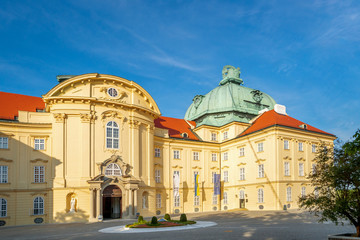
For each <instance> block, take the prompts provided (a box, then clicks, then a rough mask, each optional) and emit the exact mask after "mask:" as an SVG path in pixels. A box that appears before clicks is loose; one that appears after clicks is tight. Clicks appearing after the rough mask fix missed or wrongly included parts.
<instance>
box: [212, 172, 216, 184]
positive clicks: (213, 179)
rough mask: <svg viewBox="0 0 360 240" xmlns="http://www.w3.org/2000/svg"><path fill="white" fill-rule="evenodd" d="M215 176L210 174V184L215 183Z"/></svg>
mask: <svg viewBox="0 0 360 240" xmlns="http://www.w3.org/2000/svg"><path fill="white" fill-rule="evenodd" d="M215 174H216V172H212V173H211V182H212V183H214V182H215Z"/></svg>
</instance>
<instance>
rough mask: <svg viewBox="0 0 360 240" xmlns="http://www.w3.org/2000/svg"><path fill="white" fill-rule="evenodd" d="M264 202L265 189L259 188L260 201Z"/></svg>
mask: <svg viewBox="0 0 360 240" xmlns="http://www.w3.org/2000/svg"><path fill="white" fill-rule="evenodd" d="M263 202H264V189H262V188H259V189H258V203H263Z"/></svg>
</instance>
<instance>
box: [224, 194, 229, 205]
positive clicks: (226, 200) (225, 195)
mask: <svg viewBox="0 0 360 240" xmlns="http://www.w3.org/2000/svg"><path fill="white" fill-rule="evenodd" d="M227 204H228V196H227V192H224V205H227Z"/></svg>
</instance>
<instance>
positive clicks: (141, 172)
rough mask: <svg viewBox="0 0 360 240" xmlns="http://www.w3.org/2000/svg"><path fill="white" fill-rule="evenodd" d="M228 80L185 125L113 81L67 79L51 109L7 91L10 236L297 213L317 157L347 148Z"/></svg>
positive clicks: (48, 101)
mask: <svg viewBox="0 0 360 240" xmlns="http://www.w3.org/2000/svg"><path fill="white" fill-rule="evenodd" d="M222 75H223V79H222V80H221V82H220V84H219V86H218V87H217V88H215V89H213V90H212V91H211V92H209V93H208V94H206V95H197V96H195V97H194V99H193V102H192V104H191V105H190V107H189V109H188V111H187V112H186V114H185V119H176V118H170V117H162V116H161V113H160V110H159V108H158V106H157V104H156V102H155V101H154V99H153V98H152V97H151V96H150V94H149V93H148V92H147V91H146V90H145V89H143V88H142V87H141V86H139V85H138V84H136V83H135V82H133V81H129V80H126V79H124V78H121V77H116V76H111V75H103V74H96V73H95V74H84V75H79V76H58V80H59V84H57V85H56V86H55V87H54V88H53V89H51V90H50V91H49V92H48V93H46V94H45V95H43V96H42V98H38V97H31V96H24V95H20V94H13V93H4V92H0V119H1V120H0V225H5V224H6V225H23V224H33V223H34V222H35V223H56V222H79V221H83V222H87V221H98V220H102V219H103V218H104V219H106V218H135V217H136V216H137V215H142V216H153V215H163V214H165V213H170V214H171V213H183V212H185V213H190V212H209V211H226V210H231V209H239V208H244V209H248V210H262V209H263V210H281V209H284V208H290V209H295V208H297V198H298V196H300V195H302V194H307V193H309V192H310V191H313V188H312V187H311V185H310V183H309V181H308V180H307V178H306V176H307V175H308V174H309V173H310V172H311V171H312V169H313V168H314V167H315V166H314V163H313V159H314V156H315V154H316V148H317V146H318V145H319V144H320V143H321V142H323V143H325V144H327V145H329V146H331V145H332V144H333V140H334V139H335V138H336V137H335V136H334V135H332V134H329V133H327V132H324V131H322V130H320V129H317V128H315V127H312V126H310V125H308V124H306V123H303V122H301V121H299V120H296V119H294V118H292V117H290V116H288V115H287V114H286V108H285V107H284V106H282V105H278V104H276V103H275V101H274V100H273V99H272V98H271V97H270V96H269V95H267V94H265V93H263V92H261V91H259V90H254V89H251V88H247V87H244V86H243V85H242V84H243V81H242V79H240V70H239V69H238V68H234V67H232V66H225V67H224V69H223V72H222ZM195 174H197V175H198V185H197V187H198V188H199V191H198V194H197V196H195V177H194V176H195ZM216 174H221V187H220V189H221V190H220V194H219V195H215V194H214V185H215V184H214V181H216V180H215V178H216ZM175 175H177V176H178V180H176V181H175V182H176V183H175V185H174V180H175V178H174V176H175ZM174 187H175V188H176V194H174V192H175V191H174Z"/></svg>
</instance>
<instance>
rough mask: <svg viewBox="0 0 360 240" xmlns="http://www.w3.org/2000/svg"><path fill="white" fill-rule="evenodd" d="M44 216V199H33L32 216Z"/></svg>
mask: <svg viewBox="0 0 360 240" xmlns="http://www.w3.org/2000/svg"><path fill="white" fill-rule="evenodd" d="M42 214H44V198H42V197H36V198H35V199H34V215H42Z"/></svg>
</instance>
